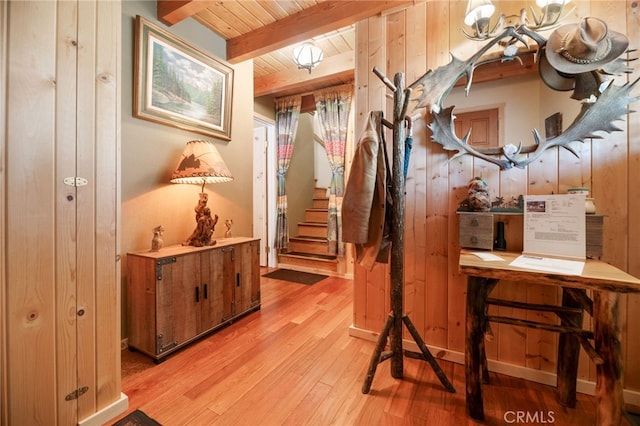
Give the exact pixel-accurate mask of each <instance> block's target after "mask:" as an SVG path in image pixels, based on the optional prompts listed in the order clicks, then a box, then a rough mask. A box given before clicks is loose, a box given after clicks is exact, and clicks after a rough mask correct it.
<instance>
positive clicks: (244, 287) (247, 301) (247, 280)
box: [235, 241, 260, 315]
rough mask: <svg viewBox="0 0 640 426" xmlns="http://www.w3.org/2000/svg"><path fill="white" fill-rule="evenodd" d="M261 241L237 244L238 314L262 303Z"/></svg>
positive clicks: (236, 298)
mask: <svg viewBox="0 0 640 426" xmlns="http://www.w3.org/2000/svg"><path fill="white" fill-rule="evenodd" d="M258 249H259V241H251V242H248V243H244V244H238V245H237V246H236V256H235V272H236V287H235V302H236V303H235V304H236V315H237V314H241V313H243V312H246V311H248V310H251V309H253V308H254V307H256V306H258V305H259V304H260V264H259V261H260V257H259V253H258Z"/></svg>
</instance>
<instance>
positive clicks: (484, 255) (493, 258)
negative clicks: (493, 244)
mask: <svg viewBox="0 0 640 426" xmlns="http://www.w3.org/2000/svg"><path fill="white" fill-rule="evenodd" d="M471 254H473V255H474V256H476V257H479V258H480V259H482V260H484V261H486V262H491V261H494V262H495V261H497V260H504V259H503V258H501V257H500V256H496V255H495V254H493V253H486V252H481V251H476V252H473V253H471Z"/></svg>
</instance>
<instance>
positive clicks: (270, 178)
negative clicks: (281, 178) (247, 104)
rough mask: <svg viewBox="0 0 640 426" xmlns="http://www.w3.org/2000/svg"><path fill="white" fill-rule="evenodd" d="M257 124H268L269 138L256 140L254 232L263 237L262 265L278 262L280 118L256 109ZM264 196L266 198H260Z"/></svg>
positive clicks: (254, 147) (254, 234)
mask: <svg viewBox="0 0 640 426" xmlns="http://www.w3.org/2000/svg"><path fill="white" fill-rule="evenodd" d="M253 127H254V129H256V128H265V129H266V132H265V136H266V140H264V141H255V140H254V143H253V200H254V202H253V236H254V238H260V240H261V244H260V266H268V267H270V268H274V267H276V265H277V253H276V250H275V247H274V245H275V234H276V217H277V213H276V209H277V207H276V193H277V187H278V186H277V185H278V181H277V174H276V170H277V156H276V150H277V146H276V122H275V120H273V119H271V118H268V117H265V116H263V115H261V114H258V113H254V115H253ZM256 200H260V201H262V200H264V202H260V201H259V202H256Z"/></svg>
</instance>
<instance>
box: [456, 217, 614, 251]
mask: <svg viewBox="0 0 640 426" xmlns="http://www.w3.org/2000/svg"><path fill="white" fill-rule="evenodd" d="M458 217H459V218H460V224H459V225H460V226H459V232H460V236H459V242H460V247H461V248H470V249H482V250H492V249H493V242H494V240H495V238H496V234H495V233H496V225H495V224H496V222H498V221H501V222H504V223H505V236H504V237H505V240H506V241H507V250H509V251H522V235H523V226H524V216H523V214H522V213H505V212H486V213H485V212H458ZM603 222H604V216H603V215H595V214H588V215H586V221H585V224H586V256H587V258H589V259H600V258H601V257H602V233H603Z"/></svg>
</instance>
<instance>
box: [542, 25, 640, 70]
mask: <svg viewBox="0 0 640 426" xmlns="http://www.w3.org/2000/svg"><path fill="white" fill-rule="evenodd" d="M628 46H629V40H628V39H627V37H626V36H625V35H624V34H621V33H617V32H615V31H608V29H607V24H606V23H605V22H604V21H603V20H601V19H598V18H591V17H587V18H582V19H581V20H580V22H579V23H577V24H567V25H563V26H561V27H560V28H558V29H556V30H555V31H554V32H553V33H551V36H550V37H549V40H548V41H547V55H546V56H547V59H548V60H549V63H550V64H551V66H552V67H554V68H555V69H556V70H558V71H560V72H564V73H567V74H580V73H583V72H587V71H593V70H597V69H599V68H601V67H602V66H604V65H605V64H607V63H609V62H611V61H613V60H614V59H616V58H617V57H618V56H620V55H621V54H623V53H624V51H625V50H626V49H627V47H628Z"/></svg>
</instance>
